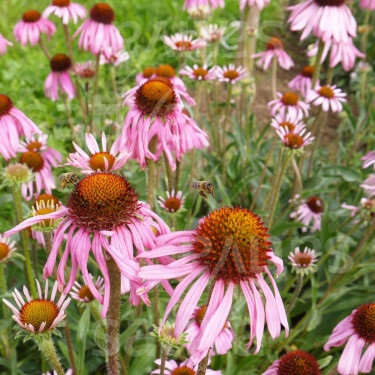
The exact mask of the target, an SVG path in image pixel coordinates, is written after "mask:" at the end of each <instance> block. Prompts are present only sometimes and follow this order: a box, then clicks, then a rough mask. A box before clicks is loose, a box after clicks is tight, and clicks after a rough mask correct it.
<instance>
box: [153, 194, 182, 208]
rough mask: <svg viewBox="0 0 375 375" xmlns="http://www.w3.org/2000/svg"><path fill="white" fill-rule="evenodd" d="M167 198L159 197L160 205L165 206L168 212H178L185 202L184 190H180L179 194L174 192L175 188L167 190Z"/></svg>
mask: <svg viewBox="0 0 375 375" xmlns="http://www.w3.org/2000/svg"><path fill="white" fill-rule="evenodd" d="M166 194H167V199H165V198H163V197H160V196H159V199H158V202H159V205H160V207H161V208H164V210H165V211H168V212H177V211H179V210H180V209H181V207H182V206H183V204H184V202H185V198H182V191H178V192H177V194H175V193H174V190H172V191H171V193H170V192H169V191H167V192H166Z"/></svg>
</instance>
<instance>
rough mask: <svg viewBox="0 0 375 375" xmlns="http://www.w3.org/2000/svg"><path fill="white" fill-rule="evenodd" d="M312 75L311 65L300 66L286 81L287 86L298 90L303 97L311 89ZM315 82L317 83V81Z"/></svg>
mask: <svg viewBox="0 0 375 375" xmlns="http://www.w3.org/2000/svg"><path fill="white" fill-rule="evenodd" d="M313 75H314V67H313V66H311V65H308V66H305V67H303V68H302V70H301V72H300V73H299V74H298V75H297V76H296V77H294V78H293V79H292V80H291V81H290V82H289V83H288V87H289V88H291V89H292V90H294V91H300V93H301V94H302V96H303V97H304V98H305V97H306V95H307V93H308V92H309V91H310V90H311V89H312V80H313ZM316 84H317V85H319V81H317V83H316Z"/></svg>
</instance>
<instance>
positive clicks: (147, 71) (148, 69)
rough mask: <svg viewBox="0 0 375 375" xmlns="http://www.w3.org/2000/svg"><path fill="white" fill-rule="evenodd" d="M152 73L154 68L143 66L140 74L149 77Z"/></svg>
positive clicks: (154, 70)
mask: <svg viewBox="0 0 375 375" xmlns="http://www.w3.org/2000/svg"><path fill="white" fill-rule="evenodd" d="M154 74H156V69H155V68H153V67H152V66H149V67H147V68H144V69H143V72H142V75H143V77H144V78H150V77H152V76H153V75H154Z"/></svg>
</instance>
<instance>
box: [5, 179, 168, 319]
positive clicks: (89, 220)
mask: <svg viewBox="0 0 375 375" xmlns="http://www.w3.org/2000/svg"><path fill="white" fill-rule="evenodd" d="M51 219H62V220H61V222H60V223H59V225H58V227H57V229H56V232H55V236H54V239H53V245H52V250H51V252H50V254H49V257H48V260H47V263H46V265H45V267H44V272H43V277H44V278H47V277H49V276H51V274H52V272H53V269H54V267H55V265H56V259H57V255H58V250H59V248H60V246H61V245H62V241H63V238H64V235H65V233H67V236H66V237H67V240H66V245H65V246H64V253H63V256H62V258H61V259H60V261H59V262H58V267H57V280H58V282H59V287H60V288H63V287H64V286H65V289H64V292H65V293H68V292H69V291H70V290H71V288H72V287H73V285H74V282H75V280H76V278H77V273H78V268H79V269H80V270H81V272H82V276H83V279H84V281H85V283H86V285H87V286H88V287H89V288H90V291H91V293H92V294H93V296H94V297H95V298H96V299H97V300H98V301H99V302H100V303H101V304H102V305H103V309H102V312H101V315H102V317H103V318H104V317H105V316H106V314H107V310H108V305H109V295H110V282H109V275H108V269H107V265H106V258H105V255H104V252H103V251H105V253H106V254H107V256H111V257H112V258H113V260H114V261H115V262H116V264H117V266H118V267H119V269H120V271H121V273H122V274H123V275H124V276H125V277H126V278H128V279H129V280H130V303H131V304H133V305H136V304H139V302H140V297H139V296H138V295H136V290H137V289H138V288H139V287H140V286H141V285H142V279H141V278H140V277H139V276H138V271H139V264H138V262H137V261H136V260H135V255H137V254H141V253H143V252H145V251H146V248H147V249H152V248H154V247H155V240H156V235H155V233H154V230H156V233H157V234H166V233H168V232H169V228H168V226H167V225H166V224H165V223H164V221H163V220H162V219H160V218H159V217H158V216H157V215H156V214H155V213H154V212H152V211H151V210H150V207H149V205H147V204H146V203H143V202H140V201H138V194H137V193H136V192H135V190H134V189H133V188H132V186H131V185H130V184H129V183H128V181H127V180H126V179H125V178H123V177H121V176H119V175H116V174H113V173H104V172H103V173H94V174H91V175H88V176H87V177H84V178H82V179H81V180H80V181H79V182H78V183H77V184H76V185H75V187H74V190H73V191H72V193H71V195H70V198H69V202H68V204H67V207H62V208H61V209H60V210H59V211H56V212H53V213H50V214H45V215H37V216H34V217H31V218H29V219H27V220H25V221H23V222H22V223H20V224H19V225H17V226H16V227H15V228H13V229H11V230H9V231H8V232H6V233H4V236H6V237H8V236H10V235H12V234H13V233H16V232H19V231H21V230H23V229H25V228H27V227H29V226H31V225H35V224H37V223H39V222H41V221H44V220H51ZM134 249H136V251H137V254H134ZM90 253H91V256H93V257H94V258H95V260H96V261H97V264H98V267H99V269H100V271H101V273H102V275H103V278H104V295H101V294H100V293H99V291H98V290H97V288H96V286H95V285H94V283H93V281H92V277H91V275H90V274H89V272H88V268H87V263H88V257H89V256H90ZM69 255H70V256H71V264H72V268H71V270H70V273H69V280H68V282H67V284H66V283H65V271H66V265H67V262H68V258H69ZM159 262H160V263H161V264H163V258H160V259H159ZM164 287H165V288H167V290H168V292H169V293H171V288H170V286H168V284H165V283H164ZM141 298H142V299H143V301H144V302H145V303H146V304H149V303H150V301H149V299H148V297H147V295H144V296H142V297H141Z"/></svg>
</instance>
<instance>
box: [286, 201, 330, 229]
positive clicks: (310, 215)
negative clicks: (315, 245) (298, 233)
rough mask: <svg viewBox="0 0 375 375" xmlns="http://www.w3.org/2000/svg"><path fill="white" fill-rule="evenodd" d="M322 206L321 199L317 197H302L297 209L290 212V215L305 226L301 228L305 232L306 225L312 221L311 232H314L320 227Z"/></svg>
mask: <svg viewBox="0 0 375 375" xmlns="http://www.w3.org/2000/svg"><path fill="white" fill-rule="evenodd" d="M323 208H324V204H323V200H322V199H321V198H319V197H310V198H307V199H302V200H301V202H300V203H299V206H298V208H297V210H296V211H295V212H292V213H291V214H290V217H291V218H294V219H296V220H297V221H299V222H301V223H302V224H303V225H305V227H303V228H302V232H307V226H309V225H310V222H311V221H313V225H312V228H311V232H315V231H317V230H320V229H321V222H322V216H323Z"/></svg>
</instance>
